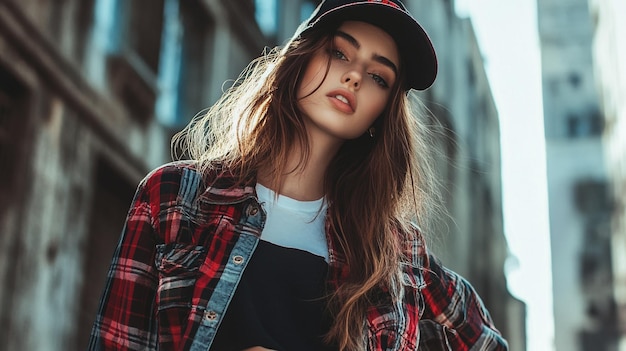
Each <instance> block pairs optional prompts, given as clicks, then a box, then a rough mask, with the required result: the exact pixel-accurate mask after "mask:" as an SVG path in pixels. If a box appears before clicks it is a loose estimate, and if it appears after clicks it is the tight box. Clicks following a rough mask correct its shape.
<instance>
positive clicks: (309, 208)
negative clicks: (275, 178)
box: [256, 183, 328, 262]
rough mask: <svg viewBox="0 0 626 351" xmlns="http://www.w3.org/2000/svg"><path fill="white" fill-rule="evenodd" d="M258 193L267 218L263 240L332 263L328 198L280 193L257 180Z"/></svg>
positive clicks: (262, 235) (262, 234)
mask: <svg viewBox="0 0 626 351" xmlns="http://www.w3.org/2000/svg"><path fill="white" fill-rule="evenodd" d="M256 193H257V196H258V197H259V202H260V203H261V206H263V209H264V210H265V213H266V214H267V218H266V221H265V227H264V228H263V232H262V233H261V240H265V241H268V242H271V243H273V244H275V245H279V246H283V247H290V248H294V249H299V250H303V251H307V252H310V253H312V254H314V255H317V256H321V257H323V258H324V259H325V260H326V262H328V243H327V242H326V233H325V228H324V223H325V217H326V208H327V205H326V202H325V201H324V198H321V199H319V200H314V201H299V200H295V199H292V198H290V197H286V196H283V195H279V196H278V198H276V193H275V192H274V191H272V190H271V189H268V188H266V187H264V186H263V185H261V184H259V183H257V185H256Z"/></svg>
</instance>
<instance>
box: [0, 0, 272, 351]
mask: <svg viewBox="0 0 626 351" xmlns="http://www.w3.org/2000/svg"><path fill="white" fill-rule="evenodd" d="M264 42H265V38H264V37H263V35H262V33H261V32H260V30H259V28H258V26H257V25H256V23H255V21H254V4H253V3H252V2H251V1H236V2H234V1H178V0H134V1H124V0H63V1H54V2H51V1H48V2H41V1H32V0H20V1H0V169H2V172H0V173H1V174H2V175H1V176H0V177H2V180H1V181H0V187H2V189H1V190H2V191H1V195H0V199H1V200H0V231H1V232H2V233H3V234H2V236H0V286H2V289H0V340H2V346H0V349H3V350H41V351H45V350H82V349H85V347H86V344H87V340H88V337H89V331H90V328H91V324H92V323H93V318H94V316H95V313H96V307H97V304H98V300H99V296H100V294H101V292H102V290H103V287H104V278H105V276H106V271H107V268H108V265H109V263H110V259H111V257H112V254H113V249H114V247H115V245H116V243H117V241H118V238H119V233H120V231H121V227H122V225H123V221H124V217H125V215H126V211H127V210H128V206H129V204H130V201H131V199H132V196H133V193H134V189H135V186H136V184H137V183H138V182H139V180H141V178H143V176H144V175H145V174H146V173H147V172H148V171H149V170H150V169H152V168H154V167H156V166H157V165H159V164H162V163H164V162H167V161H168V160H170V152H169V139H170V137H171V135H172V133H173V132H174V131H175V130H177V129H179V128H180V127H181V126H182V125H184V124H185V123H187V121H189V120H190V118H191V117H193V115H194V114H195V113H196V112H198V111H199V110H200V109H202V108H204V107H206V106H208V105H209V104H210V103H211V101H214V100H215V98H216V97H217V96H219V95H220V94H221V91H222V83H223V82H224V81H226V80H227V79H229V78H233V77H237V75H238V73H239V72H240V71H241V70H242V69H243V68H244V67H245V65H246V64H247V63H248V62H249V60H250V59H251V58H253V57H256V56H258V55H259V53H260V52H261V50H262V49H263V43H264Z"/></svg>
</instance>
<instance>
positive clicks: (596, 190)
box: [538, 0, 616, 351]
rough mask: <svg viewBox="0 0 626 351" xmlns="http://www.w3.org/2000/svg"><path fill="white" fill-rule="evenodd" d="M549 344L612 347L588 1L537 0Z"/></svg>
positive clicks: (606, 201) (607, 207)
mask: <svg viewBox="0 0 626 351" xmlns="http://www.w3.org/2000/svg"><path fill="white" fill-rule="evenodd" d="M538 19H539V35H540V38H541V51H542V53H541V55H542V78H543V101H544V116H545V136H546V153H547V155H546V160H547V173H548V174H547V179H548V196H549V211H550V231H551V246H552V269H553V271H552V276H553V284H552V285H553V291H554V299H553V300H554V318H555V319H554V320H555V345H556V350H557V351H565V350H567V351H572V350H580V351H584V350H589V351H591V350H593V351H601V350H615V343H616V338H615V329H616V328H615V325H616V324H615V323H616V320H615V313H614V299H613V284H612V275H611V271H612V261H611V242H610V233H611V230H610V224H609V222H610V216H611V200H610V195H609V182H608V178H607V171H606V167H605V161H604V160H605V149H604V147H603V143H602V131H603V129H604V119H603V117H602V112H601V110H600V102H599V97H598V93H597V89H596V82H595V78H594V69H593V60H592V50H591V48H592V39H593V23H592V19H591V17H590V14H589V6H588V1H587V0H539V1H538Z"/></svg>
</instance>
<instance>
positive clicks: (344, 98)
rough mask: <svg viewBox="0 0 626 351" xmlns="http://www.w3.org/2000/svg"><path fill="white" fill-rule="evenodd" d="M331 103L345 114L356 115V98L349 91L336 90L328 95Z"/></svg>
mask: <svg viewBox="0 0 626 351" xmlns="http://www.w3.org/2000/svg"><path fill="white" fill-rule="evenodd" d="M326 96H327V97H328V98H330V101H331V103H332V104H333V105H334V106H335V107H336V108H337V109H338V110H340V111H342V112H344V113H354V110H355V97H354V94H352V93H351V92H349V91H342V90H334V91H331V92H330V93H328V94H327V95H326Z"/></svg>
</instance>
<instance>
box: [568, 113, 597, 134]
mask: <svg viewBox="0 0 626 351" xmlns="http://www.w3.org/2000/svg"><path fill="white" fill-rule="evenodd" d="M566 123H567V136H568V137H569V138H583V137H593V136H599V135H601V134H602V131H603V129H604V120H603V117H602V114H601V113H600V111H599V110H598V109H597V108H588V109H587V111H582V112H578V113H575V112H570V113H569V114H568V115H567V117H566Z"/></svg>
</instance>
